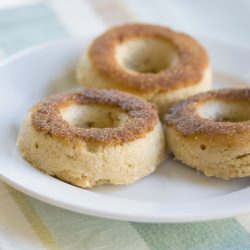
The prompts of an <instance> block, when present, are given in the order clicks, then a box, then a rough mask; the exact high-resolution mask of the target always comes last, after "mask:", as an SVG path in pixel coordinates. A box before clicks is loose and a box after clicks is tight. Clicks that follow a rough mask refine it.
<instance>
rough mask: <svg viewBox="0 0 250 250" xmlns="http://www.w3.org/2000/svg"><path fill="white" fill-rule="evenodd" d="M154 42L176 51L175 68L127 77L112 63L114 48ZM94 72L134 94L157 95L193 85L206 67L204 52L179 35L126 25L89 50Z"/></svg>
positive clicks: (142, 26)
mask: <svg viewBox="0 0 250 250" xmlns="http://www.w3.org/2000/svg"><path fill="white" fill-rule="evenodd" d="M149 37H150V38H158V39H163V40H165V41H167V42H169V43H170V44H171V45H172V46H173V48H174V49H175V50H176V53H177V55H178V62H177V63H176V65H174V66H172V67H171V68H168V69H166V70H163V71H161V72H159V73H157V74H154V73H137V72H133V73H129V72H128V71H125V70H124V69H123V68H122V67H121V66H119V64H118V63H117V62H116V59H115V47H116V46H117V45H119V44H121V43H123V42H124V41H128V40H130V39H138V38H149ZM89 58H90V60H91V62H92V64H93V66H94V69H95V70H96V71H97V72H98V73H99V74H100V75H102V76H103V77H106V78H108V79H112V80H113V81H115V82H117V83H121V84H122V85H124V86H126V87H128V88H130V89H131V90H135V91H143V92H151V91H155V92H160V91H170V90H173V89H178V88H182V87H184V86H190V85H195V84H196V83H198V82H199V81H200V80H201V79H202V77H203V73H204V70H205V69H206V67H207V66H208V56H207V54H206V51H205V50H204V49H203V48H202V47H201V45H200V44H199V43H198V42H196V41H195V40H194V39H192V38H191V37H189V36H188V35H186V34H183V33H177V32H175V31H173V30H171V29H169V28H166V27H163V26H158V25H146V24H128V25H123V26H119V27H115V28H113V29H110V30H108V31H107V32H105V33H104V34H103V35H101V36H100V37H98V38H97V39H96V40H95V41H94V42H93V43H92V45H91V47H90V49H89Z"/></svg>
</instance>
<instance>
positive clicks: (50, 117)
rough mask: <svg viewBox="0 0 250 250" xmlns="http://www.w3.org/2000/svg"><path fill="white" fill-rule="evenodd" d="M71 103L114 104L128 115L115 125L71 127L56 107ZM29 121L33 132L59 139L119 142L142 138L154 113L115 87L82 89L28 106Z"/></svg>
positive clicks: (147, 130)
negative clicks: (121, 122) (109, 88)
mask: <svg viewBox="0 0 250 250" xmlns="http://www.w3.org/2000/svg"><path fill="white" fill-rule="evenodd" d="M72 104H83V105H84V104H86V105H87V104H99V105H109V106H112V107H118V108H120V109H121V111H124V112H126V113H127V114H128V119H127V121H126V122H125V124H124V125H122V126H120V127H117V128H90V129H87V128H81V127H75V126H71V125H70V124H69V123H68V122H67V121H66V120H64V119H63V118H62V116H61V114H60V108H63V107H65V106H68V105H72ZM31 121H32V125H33V127H34V128H35V129H36V130H37V131H41V132H43V133H44V134H49V135H51V136H57V137H60V138H63V139H67V140H71V139H78V140H80V141H84V142H97V143H104V144H111V145H121V144H123V143H127V142H130V141H133V140H135V139H138V138H141V137H144V136H145V135H146V134H147V133H148V132H149V131H151V130H153V128H154V127H155V125H156V123H157V121H158V116H157V111H156V109H155V108H154V107H153V106H152V105H151V104H149V103H147V102H145V101H143V100H142V99H140V98H137V97H135V96H133V95H130V94H125V93H122V92H119V91H116V90H96V89H84V90H82V91H77V92H72V93H61V94H56V95H53V96H51V97H49V98H47V99H45V100H44V101H42V102H40V103H38V104H37V105H36V106H34V107H33V109H32V116H31Z"/></svg>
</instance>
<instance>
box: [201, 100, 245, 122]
mask: <svg viewBox="0 0 250 250" xmlns="http://www.w3.org/2000/svg"><path fill="white" fill-rule="evenodd" d="M198 112H199V114H200V116H201V117H204V118H207V119H211V120H214V121H216V122H243V121H248V120H250V112H249V103H247V102H240V101H224V102H223V101H208V102H206V103H204V104H202V105H201V106H200V107H199V108H198Z"/></svg>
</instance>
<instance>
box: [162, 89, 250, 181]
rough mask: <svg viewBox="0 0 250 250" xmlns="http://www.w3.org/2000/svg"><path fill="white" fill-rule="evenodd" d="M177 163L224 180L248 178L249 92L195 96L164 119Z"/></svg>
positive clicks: (249, 170) (249, 140) (219, 92)
mask: <svg viewBox="0 0 250 250" xmlns="http://www.w3.org/2000/svg"><path fill="white" fill-rule="evenodd" d="M165 124H166V136H167V142H168V146H169V147H170V149H171V150H172V152H173V153H174V155H175V157H176V159H177V160H180V161H182V162H183V163H184V164H186V165H188V166H190V167H193V168H196V169H198V170H200V171H202V172H203V173H204V174H205V175H207V176H216V177H219V178H223V179H230V178H235V177H244V176H250V89H220V90H214V91H210V92H207V93H202V94H198V95H196V96H194V97H191V98H189V99H187V100H185V101H182V102H180V103H179V104H177V105H175V106H174V107H172V108H171V110H170V113H169V114H167V115H166V116H165Z"/></svg>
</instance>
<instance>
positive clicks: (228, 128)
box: [164, 88, 250, 136]
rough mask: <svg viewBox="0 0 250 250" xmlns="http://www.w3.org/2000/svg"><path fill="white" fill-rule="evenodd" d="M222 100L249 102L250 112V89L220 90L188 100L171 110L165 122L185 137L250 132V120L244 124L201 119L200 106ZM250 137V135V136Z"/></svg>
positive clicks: (231, 134)
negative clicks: (198, 110)
mask: <svg viewBox="0 0 250 250" xmlns="http://www.w3.org/2000/svg"><path fill="white" fill-rule="evenodd" d="M213 100H215V101H216V100H220V101H223V102H225V103H227V102H230V103H232V102H247V103H248V104H249V109H248V110H245V112H249V110H250V88H246V89H219V90H213V91H209V92H205V93H201V94H198V95H195V96H193V97H191V98H188V99H186V100H184V101H182V102H180V103H178V104H176V105H175V106H173V107H172V108H171V109H170V112H169V114H167V115H165V117H164V121H165V124H166V125H167V126H174V127H175V128H176V129H177V130H178V131H179V132H181V133H182V134H184V135H185V136H194V135H200V134H203V135H207V136H214V135H228V136H233V135H240V133H242V132H245V131H249V132H250V120H248V121H242V122H229V121H214V120H212V119H208V118H205V117H201V116H200V114H199V113H198V112H197V109H198V107H199V106H200V105H202V104H204V103H205V102H207V101H213ZM249 135H250V134H249Z"/></svg>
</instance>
